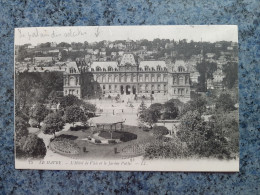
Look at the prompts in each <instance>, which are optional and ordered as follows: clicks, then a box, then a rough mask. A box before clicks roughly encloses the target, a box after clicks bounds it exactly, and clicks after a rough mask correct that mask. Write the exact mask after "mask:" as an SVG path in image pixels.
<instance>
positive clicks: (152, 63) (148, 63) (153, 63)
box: [139, 61, 166, 70]
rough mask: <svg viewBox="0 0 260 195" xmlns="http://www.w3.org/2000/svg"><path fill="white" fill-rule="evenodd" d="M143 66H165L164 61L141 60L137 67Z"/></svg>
mask: <svg viewBox="0 0 260 195" xmlns="http://www.w3.org/2000/svg"><path fill="white" fill-rule="evenodd" d="M145 66H148V67H149V68H154V69H155V70H156V68H157V66H161V68H165V67H166V63H165V61H141V62H140V65H139V68H142V69H144V68H145Z"/></svg>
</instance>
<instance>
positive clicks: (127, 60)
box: [120, 53, 136, 66]
mask: <svg viewBox="0 0 260 195" xmlns="http://www.w3.org/2000/svg"><path fill="white" fill-rule="evenodd" d="M125 64H131V65H134V66H136V61H135V58H134V55H133V54H132V53H124V55H123V57H122V60H121V62H120V66H124V65H125Z"/></svg>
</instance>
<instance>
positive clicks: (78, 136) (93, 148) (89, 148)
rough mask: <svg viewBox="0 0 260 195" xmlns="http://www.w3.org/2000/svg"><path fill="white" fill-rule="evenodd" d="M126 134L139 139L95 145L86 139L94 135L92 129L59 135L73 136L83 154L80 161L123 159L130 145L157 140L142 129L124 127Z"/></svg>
mask: <svg viewBox="0 0 260 195" xmlns="http://www.w3.org/2000/svg"><path fill="white" fill-rule="evenodd" d="M123 131H124V132H129V133H132V134H136V135H137V139H135V140H131V141H127V142H121V143H118V144H108V145H105V144H93V143H90V142H88V141H87V140H82V139H86V138H87V137H88V136H91V135H92V131H91V130H90V129H87V130H79V131H66V132H61V133H60V134H59V135H63V136H66V135H67V136H66V137H69V135H71V136H73V138H74V142H75V143H76V144H77V145H78V146H79V147H80V149H81V154H80V156H79V158H80V159H93V158H94V159H116V158H123V156H122V149H123V148H125V147H127V146H129V145H136V144H138V143H140V142H143V141H145V142H147V141H148V140H149V141H153V140H154V139H155V138H154V137H153V136H152V135H151V133H150V132H145V131H143V130H142V129H139V128H138V127H136V126H127V125H124V129H123ZM83 148H86V152H82V151H83ZM114 148H117V153H116V154H115V152H114Z"/></svg>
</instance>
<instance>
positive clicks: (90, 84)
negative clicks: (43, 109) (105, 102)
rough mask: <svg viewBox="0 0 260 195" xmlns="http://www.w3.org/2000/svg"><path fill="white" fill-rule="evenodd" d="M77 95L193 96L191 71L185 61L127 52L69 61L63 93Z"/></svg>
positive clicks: (162, 100)
mask: <svg viewBox="0 0 260 195" xmlns="http://www.w3.org/2000/svg"><path fill="white" fill-rule="evenodd" d="M68 94H73V95H75V96H77V97H78V98H103V97H112V98H113V97H116V96H118V94H119V96H120V97H125V98H128V99H133V98H136V97H137V98H138V97H142V98H148V99H149V98H151V97H153V99H154V100H155V101H156V100H157V101H158V102H165V101H167V100H169V99H172V98H173V99H179V100H181V101H183V102H187V101H189V100H190V73H189V72H188V69H187V66H186V64H185V62H184V61H181V60H180V61H176V62H174V63H173V62H170V61H140V60H136V59H135V57H134V54H133V53H131V52H125V53H124V54H123V56H122V59H121V60H120V61H106V62H100V61H95V62H91V63H88V64H85V63H81V62H70V63H68V64H67V67H66V70H65V72H64V95H68Z"/></svg>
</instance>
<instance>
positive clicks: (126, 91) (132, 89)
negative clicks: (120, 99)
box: [120, 85, 136, 95]
mask: <svg viewBox="0 0 260 195" xmlns="http://www.w3.org/2000/svg"><path fill="white" fill-rule="evenodd" d="M120 93H121V95H131V94H136V85H121V86H120Z"/></svg>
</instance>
